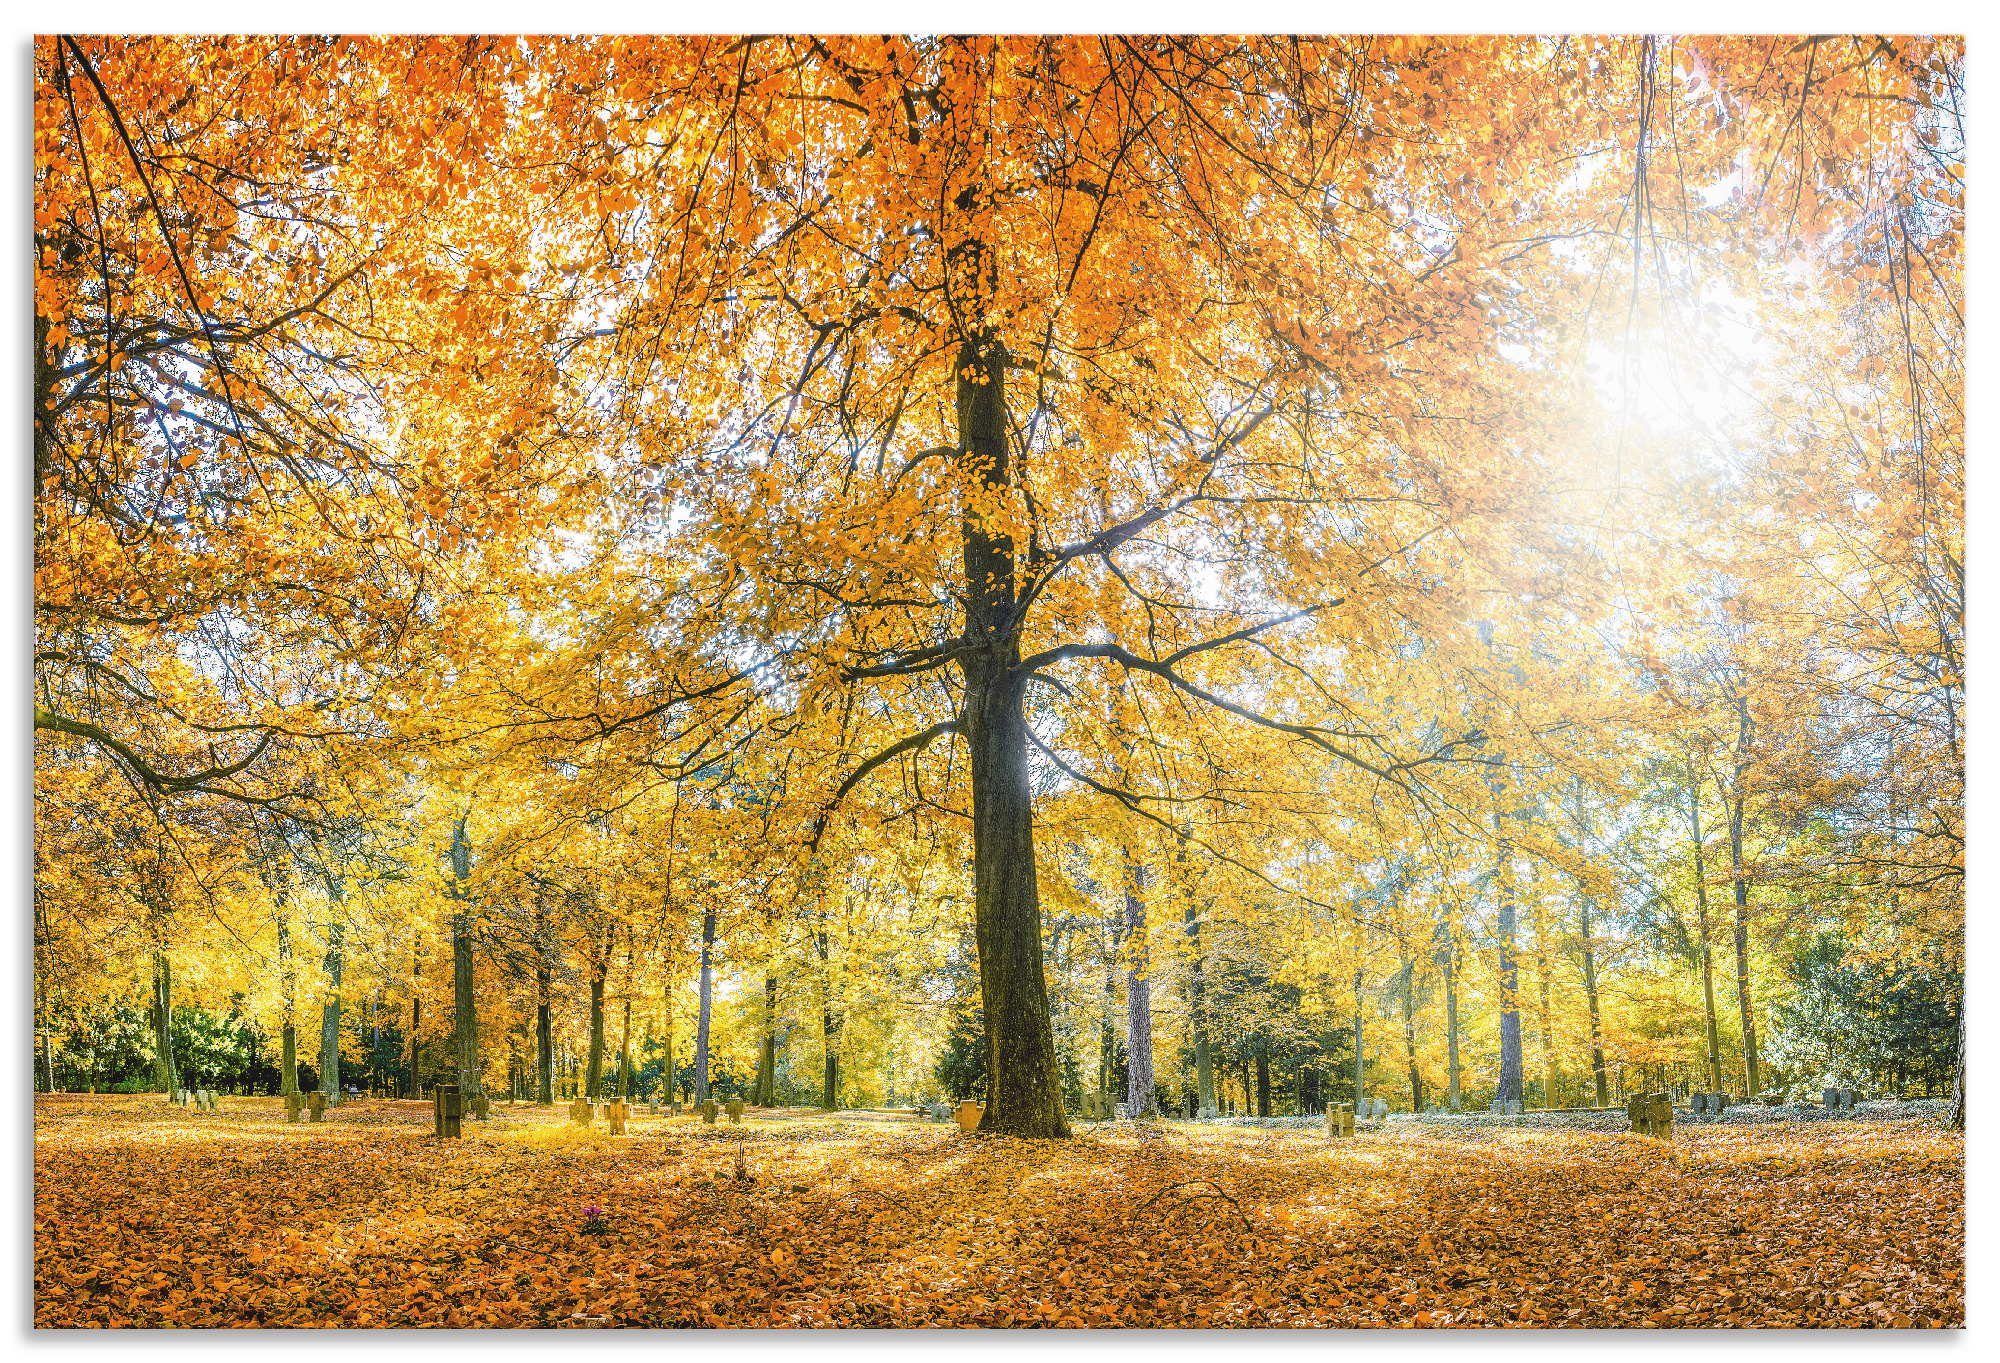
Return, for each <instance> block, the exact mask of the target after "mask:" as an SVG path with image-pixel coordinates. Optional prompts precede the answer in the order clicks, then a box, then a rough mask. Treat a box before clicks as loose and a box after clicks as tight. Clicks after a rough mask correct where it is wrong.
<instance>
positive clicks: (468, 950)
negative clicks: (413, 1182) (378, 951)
mask: <svg viewBox="0 0 2000 1363" xmlns="http://www.w3.org/2000/svg"><path fill="white" fill-rule="evenodd" d="M451 873H452V880H453V885H452V898H453V899H454V900H455V901H456V903H457V908H456V911H455V912H453V914H452V916H451V1033H452V1050H453V1060H454V1062H455V1065H456V1068H457V1070H458V1091H459V1094H460V1095H461V1097H462V1099H463V1101H464V1102H465V1103H466V1105H467V1108H468V1109H470V1107H471V1104H472V1100H473V1099H474V1098H476V1097H478V1096H479V1095H480V1093H481V1092H482V1091H483V1090H482V1089H481V1087H480V1071H481V1069H482V1066H481V1065H480V1063H479V1012H478V1001H477V999H476V998H475V997H474V995H473V991H472V983H473V981H472V909H471V904H470V901H469V898H468V896H469V893H470V892H469V891H468V889H467V888H466V882H467V881H468V880H470V879H471V878H472V840H471V838H470V837H469V836H468V835H467V834H466V831H465V818H464V816H463V815H461V816H459V819H458V821H457V822H456V823H454V824H453V825H452V829H451Z"/></svg>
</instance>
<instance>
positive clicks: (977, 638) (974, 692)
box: [956, 245, 1069, 1137]
mask: <svg viewBox="0 0 2000 1363" xmlns="http://www.w3.org/2000/svg"><path fill="white" fill-rule="evenodd" d="M970 256H971V258H972V262H973V268H974V269H975V270H977V269H979V268H982V265H981V259H982V257H983V252H982V251H981V250H980V249H979V248H978V247H977V246H976V245H973V246H972V248H971V251H970ZM1006 376H1007V353H1006V350H1005V349H1004V348H1003V347H1002V346H1001V344H1000V342H999V339H998V338H997V337H995V336H993V335H991V334H990V333H982V334H981V335H980V336H979V337H978V338H977V339H976V340H968V341H966V342H965V344H964V345H962V346H961V347H960V349H959V353H958V379H957V394H956V396H957V409H958V428H959V459H960V462H961V463H962V465H963V466H964V467H965V468H966V470H967V472H968V473H970V474H971V475H973V476H974V477H975V478H976V479H977V480H978V482H979V484H980V485H981V486H982V488H983V490H984V491H985V492H987V493H988V494H990V495H991V496H992V497H993V498H994V499H995V500H996V501H998V500H1002V499H1005V498H1007V497H1008V496H1009V494H1010V493H1011V490H1012V478H1011V476H1010V468H1009V452H1008V443H1007V442H1008V434H1007V401H1006ZM961 539H962V544H963V549H964V563H965V582H966V607H965V609H966V621H965V646H966V653H965V655H964V658H963V661H962V663H961V670H962V672H963V674H964V679H965V709H964V711H963V714H962V717H961V719H960V729H961V731H962V734H963V737H964V739H965V742H966V746H967V748H968V749H969V750H970V754H971V780H972V848H973V851H972V868H973V875H972V879H973V924H974V936H975V939H976V941H977V943H978V947H979V992H980V1001H981V1002H982V1004H983V1005H984V1006H985V1009H986V1047H987V1072H988V1074H989V1075H990V1076H991V1081H992V1082H991V1090H990V1091H991V1094H992V1097H991V1099H990V1101H989V1102H988V1103H987V1105H986V1114H985V1116H984V1117H982V1118H981V1119H980V1124H979V1129H980V1130H982V1131H988V1132H997V1133H1001V1134H1005V1135H1010V1136H1030V1137H1059V1136H1067V1135H1069V1122H1068V1120H1067V1118H1066V1116H1065V1115H1064V1112H1063V1100H1062V1080H1061V1075H1060V1073H1059V1071H1058V1069H1057V1066H1056V1048H1055V1036H1054V1033H1053V1030H1052V1028H1051V1026H1050V1021H1049V997H1048V983H1047V980H1046V979H1045V977H1044V975H1043V968H1042V913H1041V898H1040V892H1039V889H1038V887H1037V885H1036V880H1035V831H1034V807H1033V799H1032V795H1031V793H1030V791H1029V787H1028V727H1027V720H1026V718H1025V717H1024V716H1023V715H1022V713H1021V699H1022V692H1023V691H1024V689H1025V688H1026V685H1027V678H1026V676H1025V675H1024V674H1023V673H1022V671H1021V666H1020V664H1021V637H1020V624H1021V621H1020V611H1021V603H1020V601H1019V599H1018V598H1017V596H1016V580H1015V562H1014V552H1015V551H1014V542H1013V540H1012V538H1011V537H1010V536H1008V535H1007V534H1005V533H1004V532H1000V531H996V530H995V529H994V528H993V525H992V523H991V522H990V521H989V520H988V519H987V518H986V517H984V516H983V515H981V514H979V513H978V512H977V511H976V510H974V509H970V508H969V509H968V510H967V512H966V514H965V515H964V517H963V521H962V526H961Z"/></svg>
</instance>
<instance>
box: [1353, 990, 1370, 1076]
mask: <svg viewBox="0 0 2000 1363" xmlns="http://www.w3.org/2000/svg"><path fill="white" fill-rule="evenodd" d="M1365 1040H1366V1037H1365V1033H1364V1032H1363V1030H1362V1023H1361V971H1360V970H1359V969H1358V968H1357V969H1356V970H1355V972H1354V1110H1355V1111H1356V1112H1359V1111H1360V1110H1361V1100H1362V1099H1363V1098H1365V1097H1367V1096H1368V1064H1367V1056H1366V1054H1365V1052H1364V1050H1363V1045H1364V1042H1365Z"/></svg>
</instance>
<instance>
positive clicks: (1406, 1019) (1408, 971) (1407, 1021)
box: [1403, 960, 1424, 1112]
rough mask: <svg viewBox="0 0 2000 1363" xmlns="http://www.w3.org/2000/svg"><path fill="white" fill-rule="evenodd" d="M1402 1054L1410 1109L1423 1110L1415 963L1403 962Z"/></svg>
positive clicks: (1422, 1077)
mask: <svg viewBox="0 0 2000 1363" xmlns="http://www.w3.org/2000/svg"><path fill="white" fill-rule="evenodd" d="M1403 1055H1404V1057H1405V1058H1406V1059H1407V1060H1408V1062H1409V1067H1410V1111H1412V1112H1422V1111H1423V1110H1424V1075H1423V1071H1422V1070H1420V1069H1419V1068H1418V1067H1417V964H1416V962H1415V961H1407V960H1406V961H1404V962H1403Z"/></svg>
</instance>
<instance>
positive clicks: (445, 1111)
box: [431, 1084, 465, 1140]
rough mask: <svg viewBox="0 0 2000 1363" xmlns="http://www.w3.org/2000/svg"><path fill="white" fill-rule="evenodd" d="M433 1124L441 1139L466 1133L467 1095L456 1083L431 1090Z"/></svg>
mask: <svg viewBox="0 0 2000 1363" xmlns="http://www.w3.org/2000/svg"><path fill="white" fill-rule="evenodd" d="M431 1125H432V1127H433V1129H434V1130H435V1131H436V1133H437V1135H438V1138H439V1139H441V1140H442V1139H445V1138H448V1137H462V1136H463V1135H464V1134H465V1095H464V1093H463V1091H461V1090H460V1088H459V1087H458V1085H456V1084H439V1085H438V1086H437V1087H436V1088H434V1089H432V1090H431Z"/></svg>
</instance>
